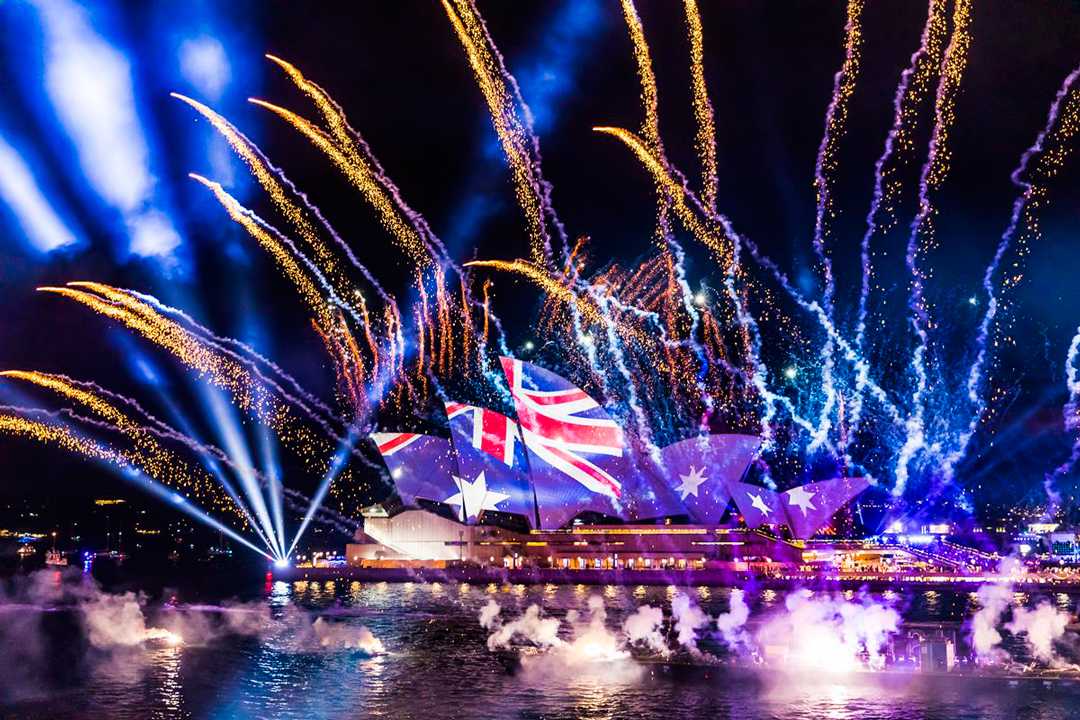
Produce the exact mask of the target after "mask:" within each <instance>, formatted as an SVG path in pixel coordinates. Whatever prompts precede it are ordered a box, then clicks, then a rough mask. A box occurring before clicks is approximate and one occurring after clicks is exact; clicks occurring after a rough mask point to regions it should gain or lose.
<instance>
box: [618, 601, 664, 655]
mask: <svg viewBox="0 0 1080 720" xmlns="http://www.w3.org/2000/svg"><path fill="white" fill-rule="evenodd" d="M663 623H664V611H663V610H661V609H660V608H658V607H653V606H652V605H642V606H641V607H639V608H638V609H637V611H636V612H634V613H633V614H632V615H629V616H627V618H626V620H624V621H623V627H622V629H623V634H624V635H626V642H627V643H628V644H630V645H641V646H644V647H646V648H648V649H650V650H652V651H653V652H656V653H659V654H660V655H663V656H665V657H666V656H667V655H670V654H671V649H670V648H669V647H668V645H667V640H665V639H664V634H663V633H662V632H661V627H662V626H663Z"/></svg>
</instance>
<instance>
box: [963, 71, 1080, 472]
mask: <svg viewBox="0 0 1080 720" xmlns="http://www.w3.org/2000/svg"><path fill="white" fill-rule="evenodd" d="M1078 78H1080V67H1077V68H1076V69H1074V70H1073V71H1072V72H1071V73H1069V75H1068V76H1067V77H1066V78H1065V81H1064V82H1063V83H1062V84H1061V87H1060V88H1059V89H1058V92H1057V94H1056V95H1055V96H1054V100H1053V102H1052V103H1051V104H1050V111H1049V113H1048V114H1047V118H1046V126H1045V127H1044V128H1043V129H1042V131H1041V132H1040V133H1039V135H1038V137H1036V138H1035V142H1034V143H1033V144H1032V145H1031V147H1029V148H1028V149H1027V150H1025V151H1024V154H1023V155H1021V157H1020V162H1019V164H1018V165H1017V167H1016V169H1015V170H1013V172H1012V174H1011V175H1010V178H1011V179H1012V182H1013V184H1014V185H1016V186H1017V187H1019V188H1020V190H1021V192H1020V194H1019V195H1018V196H1017V197H1016V200H1014V201H1013V206H1012V213H1011V214H1010V216H1009V224H1008V226H1007V227H1006V228H1005V232H1004V233H1002V235H1001V240H1000V241H999V242H998V245H997V249H996V250H995V251H994V257H993V259H991V261H990V264H989V265H987V266H986V271H985V272H984V273H983V281H982V286H983V292H985V294H986V312H985V313H983V317H982V321H981V322H980V323H979V329H978V332H977V334H976V337H975V347H976V349H977V352H976V356H975V360H974V362H973V363H972V365H971V369H970V370H969V372H968V380H967V394H968V401H969V402H970V403H971V405H972V414H971V419H970V421H969V423H968V427H967V429H966V430H964V431H963V432H962V433H961V434H960V437H959V438H958V440H957V442H956V447H955V448H954V449H953V450H952V451H951V452H950V453H949V454H948V455H946V457H945V459H944V461H943V463H942V473H943V475H944V477H945V479H946V480H948V479H951V477H952V473H953V470H954V468H955V467H956V464H957V463H958V462H960V460H962V459H963V457H964V455H965V453H966V452H967V446H968V443H969V442H970V441H971V438H972V436H973V435H974V434H975V429H976V427H977V426H978V424H979V421H980V420H981V419H982V417H983V413H984V411H985V403H984V401H983V399H982V387H983V365H984V364H985V362H986V355H987V352H986V343H987V339H988V338H989V335H990V328H991V326H992V325H993V323H994V319H995V317H996V316H997V311H998V298H997V295H996V293H995V292H994V277H995V276H996V275H997V271H998V267H999V266H1000V265H1001V260H1002V258H1004V256H1005V253H1006V252H1008V250H1009V247H1010V246H1011V245H1012V241H1013V238H1014V236H1015V235H1016V232H1017V230H1018V229H1019V227H1020V223H1021V220H1025V221H1026V224H1027V225H1029V226H1030V225H1031V224H1032V222H1033V219H1032V218H1031V217H1030V214H1031V213H1032V212H1033V210H1032V208H1037V207H1038V205H1039V200H1040V199H1041V198H1042V197H1043V196H1044V195H1045V194H1046V188H1045V186H1040V185H1036V184H1035V182H1036V181H1035V179H1034V178H1033V179H1031V180H1026V179H1024V178H1025V175H1026V174H1027V173H1028V165H1029V163H1031V161H1032V159H1033V158H1035V157H1036V156H1039V157H1038V159H1037V160H1036V162H1035V167H1034V168H1032V169H1031V172H1032V174H1033V175H1043V176H1044V177H1049V176H1052V175H1053V173H1054V172H1056V170H1057V169H1058V168H1060V166H1061V164H1062V163H1063V162H1064V160H1065V157H1066V156H1067V155H1068V154H1069V149H1068V147H1067V143H1068V141H1069V140H1070V139H1071V138H1072V136H1073V134H1074V133H1075V132H1076V131H1077V129H1078V128H1080V102H1077V101H1076V99H1075V96H1073V95H1072V93H1073V85H1074V84H1075V83H1076V80H1077V79H1078ZM1062 103H1066V107H1065V113H1064V114H1063V115H1062V114H1061V109H1062ZM1059 118H1060V120H1061V125H1060V127H1059V128H1058V131H1057V132H1056V133H1054V128H1055V127H1057V126H1058V121H1059ZM1052 134H1053V136H1054V139H1055V140H1056V142H1055V145H1056V146H1057V147H1058V148H1059V149H1058V150H1057V152H1049V151H1047V147H1046V141H1047V138H1048V137H1050V136H1051V135H1052ZM1046 164H1049V165H1050V167H1044V165H1046ZM1073 354H1074V353H1072V352H1070V363H1071V361H1072V355H1073ZM1069 372H1070V373H1072V372H1074V371H1073V369H1072V367H1071V365H1069ZM1071 389H1072V386H1071V384H1070V390H1071Z"/></svg>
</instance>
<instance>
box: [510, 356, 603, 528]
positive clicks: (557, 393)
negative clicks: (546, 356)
mask: <svg viewBox="0 0 1080 720" xmlns="http://www.w3.org/2000/svg"><path fill="white" fill-rule="evenodd" d="M501 360H502V366H503V371H504V372H505V373H506V378H507V380H508V381H509V384H510V392H511V394H512V396H513V400H514V408H515V410H516V412H517V416H518V418H517V419H518V427H519V429H520V432H521V439H522V440H523V442H524V444H525V448H526V452H527V454H528V463H529V469H530V472H531V475H532V481H533V487H534V488H535V489H536V498H537V504H538V506H539V509H540V522H541V526H542V527H544V528H545V529H551V528H558V527H562V526H564V525H566V524H567V523H569V522H570V521H571V520H572V519H573V518H574V517H575V516H576V515H578V514H579V513H582V512H585V511H593V512H598V513H602V514H605V515H612V516H619V515H621V510H622V505H621V502H620V500H621V498H622V497H623V485H622V482H620V480H619V479H618V474H619V472H620V470H622V469H623V467H622V461H623V452H624V441H623V432H622V429H621V428H620V427H619V426H618V424H616V422H615V421H614V420H613V419H612V418H611V417H610V416H609V415H608V414H607V412H605V411H604V409H603V408H602V407H600V404H599V403H598V402H596V400H594V399H593V398H591V397H589V396H588V395H587V394H586V393H585V391H584V390H582V389H581V388H578V387H576V386H575V385H573V384H572V383H570V382H569V381H568V380H566V379H565V378H562V377H560V376H559V375H556V374H555V373H553V372H550V371H549V370H545V369H543V368H541V367H538V366H536V365H533V364H532V363H527V362H523V361H521V360H515V359H513V358H507V357H504V358H501ZM613 471H614V472H613Z"/></svg>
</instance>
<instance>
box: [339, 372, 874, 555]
mask: <svg viewBox="0 0 1080 720" xmlns="http://www.w3.org/2000/svg"><path fill="white" fill-rule="evenodd" d="M502 365H503V370H504V372H505V373H506V376H507V380H508V384H509V388H510V392H511V395H512V399H513V402H514V409H515V413H516V416H517V417H516V419H511V418H509V417H507V416H505V415H502V414H500V413H497V412H494V411H492V410H489V409H487V408H482V407H476V406H472V405H466V404H462V403H453V402H448V403H446V413H447V417H448V419H449V426H450V437H449V438H444V437H438V436H434V435H424V434H419V433H404V432H399V433H393V432H385V433H375V434H373V436H372V440H373V441H374V442H375V444H376V445H377V446H378V449H379V452H380V454H381V455H382V458H383V460H384V462H385V464H386V467H387V470H388V471H389V475H390V477H391V478H392V480H393V483H394V489H395V493H394V494H393V495H392V496H391V498H390V499H388V500H387V501H386V502H384V503H383V504H381V505H378V506H375V507H372V508H369V509H368V510H367V511H366V512H365V519H364V530H363V532H362V533H360V534H358V536H357V538H356V542H354V543H353V544H350V545H349V546H348V547H347V550H346V559H347V561H348V562H349V564H351V565H361V566H372V567H393V566H416V565H424V564H446V563H453V562H469V563H477V564H481V565H496V566H504V567H522V566H533V567H551V568H561V569H575V570H576V569H635V570H637V569H642V570H644V569H654V568H655V569H664V568H672V569H693V568H707V567H721V568H723V567H728V568H738V569H751V568H753V566H755V565H763V566H768V565H770V564H777V563H783V564H787V563H795V562H798V561H799V558H800V557H801V555H802V549H803V547H802V545H803V544H802V542H801V540H804V539H807V538H810V537H812V536H814V535H815V534H816V533H818V532H819V531H821V530H822V529H823V528H826V527H827V526H829V524H830V522H831V521H832V518H833V516H834V515H835V514H836V513H837V512H838V511H840V510H841V509H842V508H843V507H844V506H845V505H846V504H848V503H849V502H850V501H851V500H852V499H853V498H855V497H856V496H857V495H858V494H859V493H860V492H862V491H863V490H864V489H866V487H867V486H868V483H867V482H866V481H865V480H863V479H860V478H836V479H832V480H826V481H823V482H813V483H809V484H805V485H800V486H798V487H794V488H791V489H789V490H786V491H783V492H779V491H776V490H772V489H770V488H767V487H763V486H759V485H755V484H751V483H748V482H745V481H744V475H746V471H747V468H748V467H749V465H750V463H751V462H752V461H753V459H754V457H755V454H756V453H757V452H758V450H759V447H760V439H759V438H757V437H755V436H750V435H736V434H719V435H703V436H699V437H694V438H690V439H687V440H683V441H681V442H677V443H674V444H672V445H668V446H666V447H663V448H655V447H654V448H649V449H644V448H638V447H635V446H634V443H632V442H630V441H628V438H627V436H626V435H625V434H624V432H623V430H622V428H621V427H620V426H619V424H618V423H617V422H616V421H615V420H614V419H613V418H612V417H611V416H610V415H609V414H608V413H607V412H605V411H604V409H603V408H602V407H601V406H600V404H599V403H598V402H597V401H596V400H594V399H593V398H592V397H590V396H589V395H588V394H586V393H585V392H584V391H583V390H581V389H580V388H578V387H576V386H574V385H573V384H571V383H570V382H569V381H567V380H566V379H564V378H562V377H560V376H559V375H556V374H555V373H552V372H550V371H548V370H545V369H543V368H540V367H538V366H536V365H533V364H531V363H527V362H524V361H521V360H516V359H512V358H503V359H502Z"/></svg>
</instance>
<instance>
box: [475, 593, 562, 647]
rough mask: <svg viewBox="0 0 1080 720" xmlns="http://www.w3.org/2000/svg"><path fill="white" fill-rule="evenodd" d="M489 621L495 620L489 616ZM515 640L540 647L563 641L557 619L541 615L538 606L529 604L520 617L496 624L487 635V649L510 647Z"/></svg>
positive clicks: (494, 621)
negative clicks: (493, 629)
mask: <svg viewBox="0 0 1080 720" xmlns="http://www.w3.org/2000/svg"><path fill="white" fill-rule="evenodd" d="M492 602H494V601H492ZM496 606H497V604H496ZM489 612H490V611H489ZM489 621H490V622H491V623H492V624H495V623H496V622H497V621H496V619H494V618H489ZM515 641H518V642H526V643H532V644H533V645H536V646H537V647H540V648H550V647H555V646H558V645H562V644H563V641H562V640H560V639H559V619H558V618H551V617H541V616H540V606H539V605H536V604H533V605H530V606H529V607H528V608H526V609H525V614H523V615H522V616H521V617H519V618H517V619H516V620H513V621H511V622H508V623H506V624H504V625H498V626H496V627H495V631H494V632H493V633H492V634H491V635H490V636H489V637H488V641H487V645H488V649H489V650H496V649H498V648H506V647H510V645H511V644H512V643H513V642H515Z"/></svg>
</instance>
